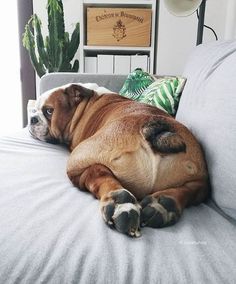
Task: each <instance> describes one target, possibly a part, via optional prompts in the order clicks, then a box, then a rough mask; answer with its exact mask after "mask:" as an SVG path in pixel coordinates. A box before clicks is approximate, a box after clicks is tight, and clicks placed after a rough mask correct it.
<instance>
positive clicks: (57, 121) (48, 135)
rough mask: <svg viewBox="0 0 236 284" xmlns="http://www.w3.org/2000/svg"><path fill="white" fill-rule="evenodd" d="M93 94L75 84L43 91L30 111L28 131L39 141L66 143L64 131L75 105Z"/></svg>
mask: <svg viewBox="0 0 236 284" xmlns="http://www.w3.org/2000/svg"><path fill="white" fill-rule="evenodd" d="M93 94H94V92H93V90H90V89H87V88H85V87H83V86H82V85H76V84H71V85H66V86H63V87H60V88H57V89H53V90H50V91H48V92H46V93H44V94H43V95H41V96H40V97H39V99H38V100H37V101H36V103H35V107H34V108H33V109H32V111H31V113H30V118H29V131H30V133H31V134H32V136H33V137H35V138H37V139H39V140H41V141H45V142H49V143H54V144H55V143H66V142H67V141H65V131H66V129H67V127H68V124H69V123H70V121H71V119H72V117H73V114H74V112H75V110H76V108H77V106H78V105H79V103H80V102H81V101H82V100H83V99H84V98H90V97H91V96H92V95H93Z"/></svg>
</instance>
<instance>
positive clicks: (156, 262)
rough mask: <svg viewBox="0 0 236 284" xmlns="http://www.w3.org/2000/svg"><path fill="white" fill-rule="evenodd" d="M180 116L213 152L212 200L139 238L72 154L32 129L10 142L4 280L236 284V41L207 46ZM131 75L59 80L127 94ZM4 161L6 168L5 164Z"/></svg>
mask: <svg viewBox="0 0 236 284" xmlns="http://www.w3.org/2000/svg"><path fill="white" fill-rule="evenodd" d="M183 75H184V76H185V77H186V78H187V83H186V86H185V89H184V92H183V94H182V98H181V101H180V105H179V109H178V112H177V117H176V118H177V120H179V121H181V122H182V123H184V124H186V125H187V126H188V127H189V128H190V129H191V130H192V131H193V132H194V134H195V135H196V136H197V137H198V139H199V140H200V142H201V143H202V145H203V148H204V150H205V154H206V159H207V163H208V169H209V174H210V180H211V185H212V197H211V199H210V200H209V201H208V202H207V203H204V204H201V205H200V206H197V207H190V208H188V209H186V210H185V211H184V214H183V216H182V218H181V219H180V221H179V222H178V223H177V224H176V225H174V226H172V227H167V228H163V229H152V228H144V229H143V230H142V237H141V238H139V239H131V238H128V237H127V236H125V235H122V234H119V233H117V232H116V231H113V230H111V229H109V228H108V227H107V226H106V225H105V224H104V222H103V221H102V218H101V216H100V214H99V209H98V201H97V200H96V199H94V198H93V197H92V196H91V195H90V194H87V193H85V192H81V191H78V190H77V189H76V188H74V187H73V186H72V185H71V183H70V182H69V180H68V178H67V176H66V173H65V167H66V160H67V158H68V155H69V153H68V151H67V150H66V149H65V148H63V147H62V146H55V145H50V144H47V143H43V142H40V141H36V140H34V139H33V138H31V137H30V136H29V134H28V131H27V129H25V130H23V131H21V132H19V133H16V134H14V135H12V136H8V137H2V138H1V139H0V149H1V150H0V158H1V161H4V166H2V167H1V172H0V178H1V186H0V203H1V206H0V216H1V218H0V283H17V284H18V283H53V284H54V283H66V284H67V283H85V284H88V283H101V284H106V283H107V284H116V283H117V284H121V283H124V284H126V283H127V284H131V283H134V284H136V283H181V284H182V283H191V284H192V283H196V284H199V283H201V284H202V283H214V284H216V283H220V284H221V283H232V284H233V283H236V221H235V220H236V154H235V153H236V122H235V119H236V111H235V109H236V42H235V41H234V42H230V41H229V42H215V43H211V44H207V45H202V46H199V47H197V48H196V49H195V50H194V51H193V53H192V54H191V56H190V58H189V61H188V64H187V66H186V68H185V71H184V74H183ZM125 78H126V76H113V75H106V76H103V75H99V76H98V75H88V74H64V73H59V74H49V75H46V76H44V77H43V78H42V80H41V83H40V92H41V93H42V92H44V91H46V90H48V89H51V88H53V87H56V86H59V85H63V84H65V83H69V82H95V83H98V84H99V85H102V86H105V87H107V88H108V89H111V90H113V91H119V90H120V88H121V86H122V84H123V82H124V80H125ZM2 165H3V163H2Z"/></svg>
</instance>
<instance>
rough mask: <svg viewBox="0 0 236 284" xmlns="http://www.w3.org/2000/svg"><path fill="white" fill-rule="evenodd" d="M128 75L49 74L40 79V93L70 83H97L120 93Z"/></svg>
mask: <svg viewBox="0 0 236 284" xmlns="http://www.w3.org/2000/svg"><path fill="white" fill-rule="evenodd" d="M126 78H127V75H114V74H107V75H106V74H86V73H73V72H71V73H64V72H58V73H48V74H46V75H44V76H43V77H42V78H41V79H40V84H39V93H40V94H42V93H44V92H46V91H48V90H50V89H53V88H56V87H59V86H62V85H65V84H69V83H96V84H98V86H102V87H105V88H107V89H109V90H111V91H113V92H116V93H119V91H120V89H121V88H122V86H123V84H124V81H125V79H126Z"/></svg>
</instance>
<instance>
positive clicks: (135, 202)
mask: <svg viewBox="0 0 236 284" xmlns="http://www.w3.org/2000/svg"><path fill="white" fill-rule="evenodd" d="M29 130H30V132H31V134H32V135H33V137H35V138H38V139H40V140H42V141H46V142H51V143H63V144H66V145H68V147H69V149H70V151H71V154H70V157H69V160H68V164H67V174H68V177H69V178H70V180H71V181H72V183H73V184H74V185H75V186H76V187H78V188H79V189H82V190H88V191H90V192H91V193H92V194H93V195H94V196H95V197H96V198H98V199H99V200H100V208H101V213H102V217H103V219H104V221H105V222H106V223H107V224H108V225H109V226H110V227H113V228H115V229H116V230H117V231H119V232H121V233H124V234H127V235H129V236H132V237H138V236H140V227H143V226H149V227H154V228H161V227H165V226H169V225H172V224H175V223H176V222H177V221H178V220H179V218H180V216H181V214H182V212H183V209H184V208H185V207H187V206H190V205H198V204H199V203H201V202H203V201H204V200H205V199H206V198H207V196H208V193H209V186H208V174H207V167H206V163H205V159H204V155H203V152H202V149H201V146H200V145H199V143H198V142H197V140H196V138H195V137H194V136H193V134H192V133H191V132H190V131H189V130H188V129H187V128H186V127H185V126H184V125H182V124H180V123H179V122H177V121H176V120H175V119H174V118H172V117H171V116H169V115H168V114H167V113H165V112H163V111H162V110H160V109H158V108H156V107H153V106H150V105H147V104H142V103H139V102H135V101H133V100H130V99H127V98H124V97H122V96H120V95H118V94H102V95H98V94H97V93H96V92H95V91H93V90H91V89H87V88H85V87H84V86H82V84H81V85H79V84H71V85H67V86H63V87H60V88H57V89H54V90H52V91H49V92H47V93H45V94H43V95H42V96H41V97H40V98H39V99H38V101H37V104H36V110H35V113H34V114H33V116H32V117H31V121H30V125H29Z"/></svg>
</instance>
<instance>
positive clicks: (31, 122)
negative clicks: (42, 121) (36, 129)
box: [30, 116, 39, 125]
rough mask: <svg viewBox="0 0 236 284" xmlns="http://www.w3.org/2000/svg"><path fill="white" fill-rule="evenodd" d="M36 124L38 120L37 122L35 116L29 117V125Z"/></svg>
mask: <svg viewBox="0 0 236 284" xmlns="http://www.w3.org/2000/svg"><path fill="white" fill-rule="evenodd" d="M38 122H39V120H38V118H37V116H33V117H31V119H30V124H31V125H34V124H36V123H38Z"/></svg>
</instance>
